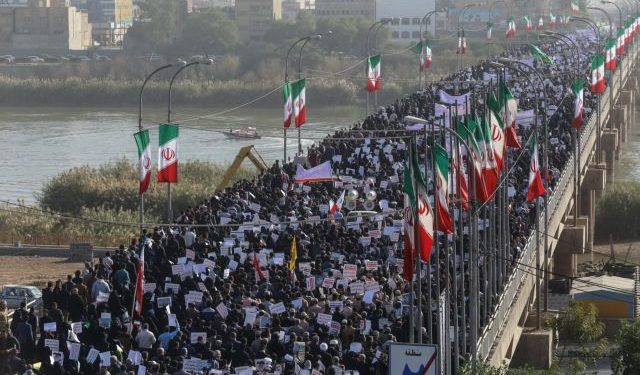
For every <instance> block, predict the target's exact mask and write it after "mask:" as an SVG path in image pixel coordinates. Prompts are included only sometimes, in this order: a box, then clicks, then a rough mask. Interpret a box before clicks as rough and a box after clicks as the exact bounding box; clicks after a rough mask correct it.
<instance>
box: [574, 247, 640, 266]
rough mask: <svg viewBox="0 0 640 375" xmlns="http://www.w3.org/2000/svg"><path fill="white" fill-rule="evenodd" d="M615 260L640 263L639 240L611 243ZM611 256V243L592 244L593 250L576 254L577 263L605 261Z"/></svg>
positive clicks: (628, 263) (629, 263) (630, 263)
mask: <svg viewBox="0 0 640 375" xmlns="http://www.w3.org/2000/svg"><path fill="white" fill-rule="evenodd" d="M613 253H614V254H615V258H616V262H618V263H625V264H627V265H640V241H632V242H617V243H614V244H613ZM610 258H611V245H610V244H600V245H594V246H593V252H592V253H587V254H583V255H579V256H578V263H584V262H588V261H593V263H594V264H601V263H606V262H607V261H608V260H609V259H610Z"/></svg>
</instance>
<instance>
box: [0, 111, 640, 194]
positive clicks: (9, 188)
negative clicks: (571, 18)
mask: <svg viewBox="0 0 640 375" xmlns="http://www.w3.org/2000/svg"><path fill="white" fill-rule="evenodd" d="M215 112H216V110H215V109H188V110H184V111H183V112H177V113H175V114H174V116H175V118H176V119H177V120H178V121H176V122H178V123H181V124H182V126H183V127H182V129H181V131H180V154H181V159H183V160H194V159H199V160H207V161H213V162H219V163H225V162H229V161H231V160H233V158H234V157H235V155H236V154H237V152H238V149H239V148H240V147H242V146H245V145H250V144H253V145H255V147H256V149H257V150H258V152H259V153H260V155H261V156H262V157H263V158H264V159H265V160H267V161H273V160H275V159H282V156H283V144H284V140H283V136H282V120H281V116H282V110H281V109H279V108H273V109H251V110H243V109H241V110H238V111H235V112H233V113H230V114H227V115H222V116H215V117H207V118H200V119H194V118H195V117H199V116H203V115H206V114H212V113H215ZM308 116H309V123H308V124H306V125H305V126H304V127H303V131H302V144H303V147H306V146H308V145H310V144H311V143H312V142H314V141H316V140H317V139H319V138H321V137H323V136H325V135H326V134H328V133H329V132H331V131H332V130H335V129H338V128H342V127H346V126H349V125H351V124H352V123H353V122H355V121H358V120H359V119H361V118H362V117H363V109H362V108H360V107H340V108H316V109H313V110H312V111H311V112H309V114H308ZM144 117H145V121H144V124H145V127H149V128H150V129H151V139H152V147H155V145H156V144H157V139H158V138H157V137H158V136H157V124H158V123H160V122H163V119H164V118H165V117H166V115H165V113H164V112H163V110H162V109H160V108H147V109H145V113H144ZM180 119H183V120H185V121H184V122H183V121H180ZM243 126H253V127H255V128H257V129H258V131H259V133H260V134H261V135H262V139H258V140H231V139H228V138H227V137H226V136H224V135H223V134H222V133H221V132H220V131H222V130H228V129H229V128H239V127H243ZM136 130H137V112H136V109H135V108H131V109H124V110H123V109H104V108H101V109H87V108H42V109H40V108H39V109H34V108H15V109H13V108H12V109H7V108H5V109H1V110H0V148H1V149H3V150H4V152H5V155H7V157H6V158H5V161H4V162H2V163H0V175H2V176H4V177H3V178H2V182H0V199H3V200H7V199H8V200H12V201H15V200H17V199H22V200H25V201H26V202H28V203H30V202H34V201H35V197H34V194H37V193H38V192H39V191H40V190H41V188H42V186H43V184H44V183H46V182H47V181H48V180H49V179H50V178H52V177H53V176H55V175H57V174H59V173H60V172H62V171H64V170H67V169H69V168H72V167H76V166H81V165H85V164H88V165H92V166H98V165H101V164H105V163H108V162H110V161H114V160H117V159H120V158H123V157H124V158H127V159H129V160H131V161H135V159H136V157H137V153H136V148H135V143H134V141H133V137H132V134H133V133H134V132H135V131H136ZM296 137H297V132H296V131H295V130H291V131H289V139H288V141H287V147H288V155H289V156H292V155H293V153H294V152H295V150H296V149H297V138H296ZM152 149H153V148H152ZM616 180H618V181H619V180H634V181H640V130H639V129H636V130H632V132H631V142H628V143H627V144H625V145H624V147H623V151H622V154H621V157H620V160H619V161H618V166H617V167H616Z"/></svg>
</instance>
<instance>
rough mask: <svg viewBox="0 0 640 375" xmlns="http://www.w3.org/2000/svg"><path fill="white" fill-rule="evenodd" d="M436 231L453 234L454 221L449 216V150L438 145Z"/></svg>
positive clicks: (436, 157) (436, 149)
mask: <svg viewBox="0 0 640 375" xmlns="http://www.w3.org/2000/svg"><path fill="white" fill-rule="evenodd" d="M435 162H436V176H435V180H436V199H435V201H436V213H437V217H438V220H437V226H436V229H437V230H439V231H440V232H443V233H447V234H450V233H453V220H451V215H449V155H448V154H447V150H445V149H444V148H443V147H442V146H440V145H438V144H436V147H435Z"/></svg>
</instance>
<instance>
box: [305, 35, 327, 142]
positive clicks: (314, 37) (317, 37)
mask: <svg viewBox="0 0 640 375" xmlns="http://www.w3.org/2000/svg"><path fill="white" fill-rule="evenodd" d="M332 33H333V32H332V31H331V30H329V31H325V32H324V33H322V34H317V35H314V36H312V37H310V38H306V39H305V40H304V42H303V43H302V46H300V54H299V55H298V79H302V52H303V51H304V47H306V46H307V44H308V43H309V42H310V41H312V40H320V39H322V37H323V36H325V35H331V34H332ZM298 155H302V126H298Z"/></svg>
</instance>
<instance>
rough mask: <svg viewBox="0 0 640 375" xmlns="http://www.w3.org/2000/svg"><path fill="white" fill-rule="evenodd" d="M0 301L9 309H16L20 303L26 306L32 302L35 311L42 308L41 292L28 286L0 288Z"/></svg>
mask: <svg viewBox="0 0 640 375" xmlns="http://www.w3.org/2000/svg"><path fill="white" fill-rule="evenodd" d="M0 300H3V301H5V302H6V303H7V307H8V308H9V309H17V308H19V307H20V304H21V303H22V302H26V303H27V304H29V303H32V302H33V306H34V307H35V309H36V310H38V311H39V310H41V308H42V292H41V291H40V289H38V288H36V287H35V286H29V285H5V286H4V287H3V288H2V296H0Z"/></svg>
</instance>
